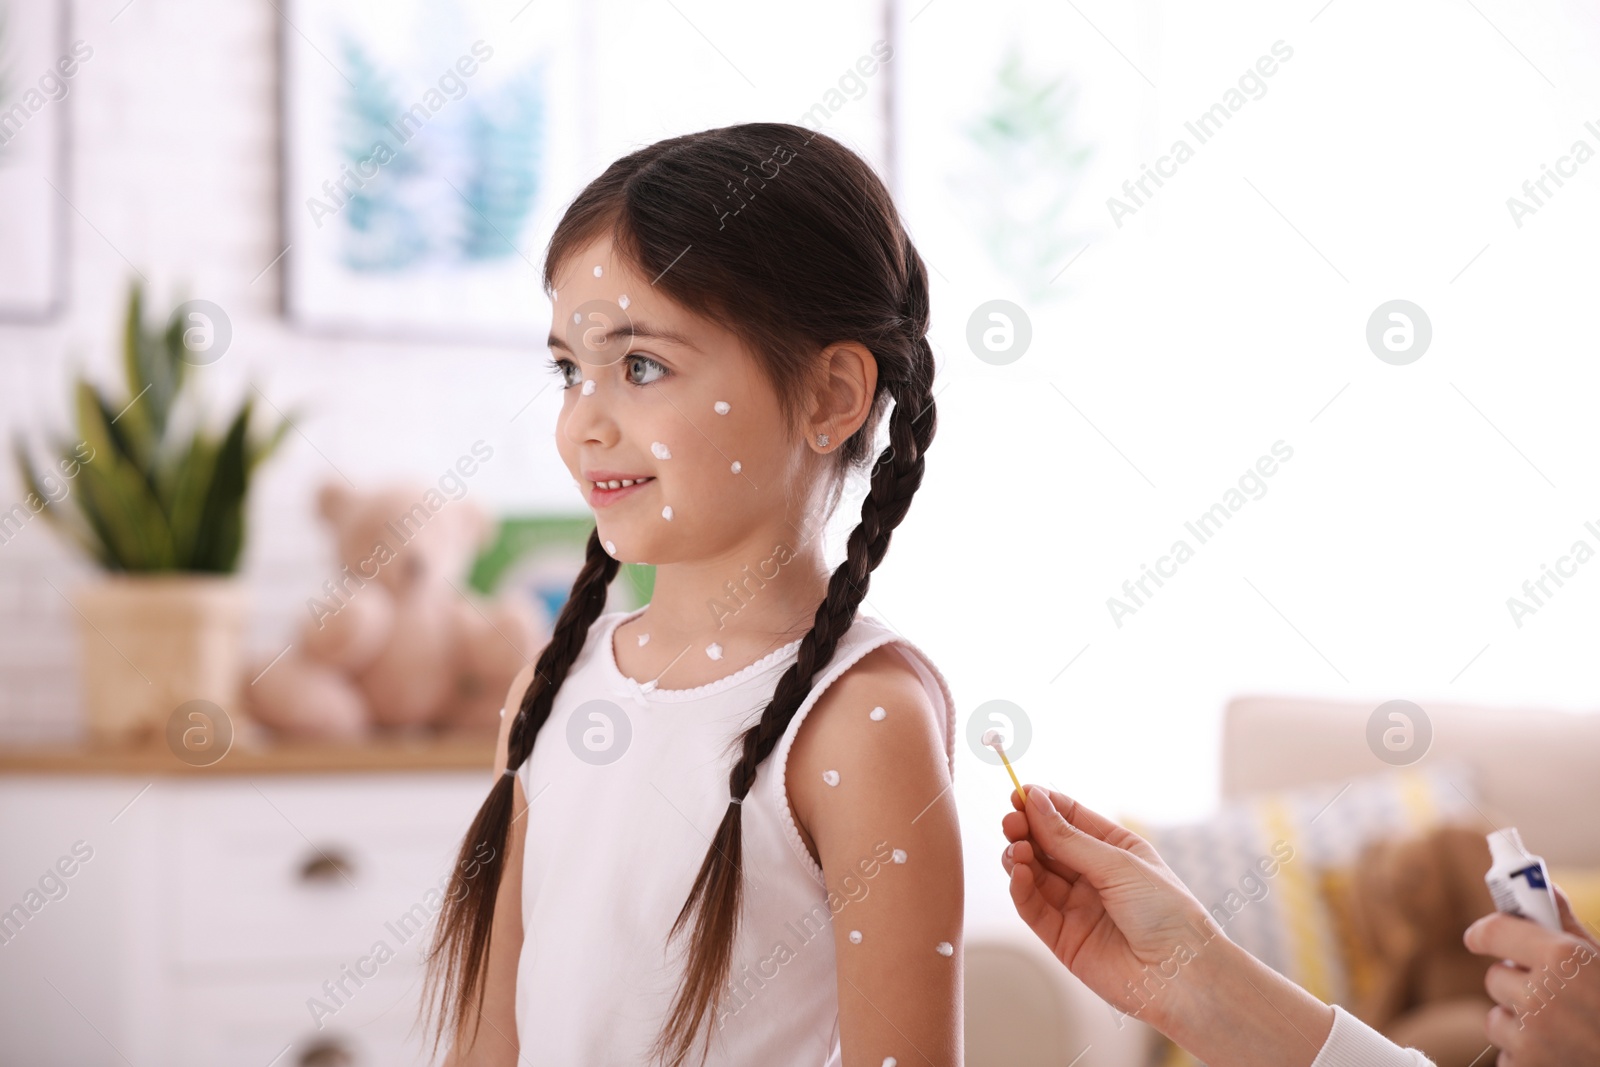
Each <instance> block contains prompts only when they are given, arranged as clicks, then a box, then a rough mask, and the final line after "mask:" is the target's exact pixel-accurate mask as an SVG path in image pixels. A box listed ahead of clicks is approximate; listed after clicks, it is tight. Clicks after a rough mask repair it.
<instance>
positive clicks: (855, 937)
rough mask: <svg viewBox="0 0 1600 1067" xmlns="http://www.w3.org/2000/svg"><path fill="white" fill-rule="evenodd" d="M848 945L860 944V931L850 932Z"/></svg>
mask: <svg viewBox="0 0 1600 1067" xmlns="http://www.w3.org/2000/svg"><path fill="white" fill-rule="evenodd" d="M850 943H851V944H852V945H859V944H861V931H860V930H851V931H850Z"/></svg>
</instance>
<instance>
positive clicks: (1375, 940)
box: [1350, 826, 1494, 1067]
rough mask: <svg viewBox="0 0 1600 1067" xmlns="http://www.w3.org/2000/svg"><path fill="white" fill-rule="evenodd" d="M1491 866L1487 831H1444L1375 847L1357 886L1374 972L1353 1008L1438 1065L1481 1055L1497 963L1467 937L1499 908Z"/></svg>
mask: <svg viewBox="0 0 1600 1067" xmlns="http://www.w3.org/2000/svg"><path fill="white" fill-rule="evenodd" d="M1488 869H1489V848H1488V845H1487V843H1486V842H1485V841H1484V832H1483V830H1482V829H1481V828H1477V827H1462V826H1440V827H1437V828H1435V829H1433V830H1431V831H1429V832H1427V833H1426V834H1424V835H1422V836H1419V837H1410V838H1404V839H1395V840H1385V841H1380V842H1377V843H1376V844H1374V845H1371V846H1369V847H1368V849H1367V850H1366V851H1365V852H1364V853H1363V855H1362V858H1361V862H1360V863H1359V864H1358V865H1357V868H1356V872H1355V877H1354V882H1353V884H1352V887H1351V889H1352V892H1351V920H1352V926H1353V927H1354V931H1353V932H1354V933H1355V936H1356V938H1357V940H1358V942H1359V943H1360V944H1361V948H1362V955H1363V956H1365V957H1366V961H1367V965H1368V966H1367V967H1366V968H1365V969H1366V970H1367V971H1368V974H1367V975H1366V980H1365V981H1358V982H1357V983H1356V987H1357V988H1356V996H1355V998H1354V1001H1355V1002H1354V1003H1353V1004H1352V1005H1351V1006H1350V1011H1351V1012H1352V1013H1353V1014H1354V1015H1355V1016H1356V1017H1358V1018H1359V1019H1361V1020H1362V1021H1363V1022H1365V1023H1367V1025H1369V1026H1371V1027H1372V1028H1373V1029H1375V1030H1378V1031H1380V1032H1381V1033H1383V1034H1384V1035H1385V1036H1386V1037H1388V1038H1389V1039H1390V1040H1391V1041H1394V1042H1396V1043H1398V1044H1400V1045H1404V1046H1407V1047H1409V1048H1415V1049H1418V1050H1420V1051H1421V1052H1423V1053H1425V1054H1426V1055H1427V1056H1428V1057H1429V1058H1431V1059H1432V1060H1433V1061H1434V1063H1436V1064H1437V1065H1438V1067H1468V1065H1469V1064H1471V1063H1473V1062H1474V1061H1475V1060H1478V1059H1479V1058H1480V1057H1481V1055H1482V1053H1483V1049H1484V1045H1485V1041H1484V1037H1483V1020H1484V1017H1485V1016H1486V1015H1487V1014H1488V1011H1489V1008H1490V1007H1491V1006H1492V1005H1491V1003H1490V1001H1489V999H1488V994H1487V993H1485V992H1484V988H1483V978H1484V973H1485V972H1486V971H1487V970H1488V966H1489V961H1488V960H1486V959H1485V958H1484V957H1482V956H1475V955H1473V954H1472V953H1471V952H1468V951H1467V949H1466V946H1464V945H1463V944H1462V943H1461V935H1462V933H1463V932H1464V931H1465V930H1466V928H1467V927H1468V926H1469V925H1471V923H1472V922H1473V920H1475V919H1477V918H1479V917H1480V916H1483V915H1487V914H1488V913H1489V912H1491V911H1493V910H1494V902H1493V901H1492V900H1491V899H1490V897H1489V891H1488V889H1487V887H1485V885H1484V883H1483V875H1484V872H1485V871H1487V870H1488Z"/></svg>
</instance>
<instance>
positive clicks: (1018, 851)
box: [1000, 841, 1077, 908]
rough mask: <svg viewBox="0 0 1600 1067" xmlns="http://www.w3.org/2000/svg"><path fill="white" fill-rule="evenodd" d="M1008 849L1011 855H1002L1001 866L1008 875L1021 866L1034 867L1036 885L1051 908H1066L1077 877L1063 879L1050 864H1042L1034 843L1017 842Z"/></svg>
mask: <svg viewBox="0 0 1600 1067" xmlns="http://www.w3.org/2000/svg"><path fill="white" fill-rule="evenodd" d="M1006 847H1007V850H1008V851H1009V852H1010V855H1009V856H1008V855H1006V853H1004V852H1002V853H1001V855H1000V865H1001V866H1002V867H1004V868H1005V869H1006V873H1007V874H1010V873H1011V872H1012V871H1013V870H1015V869H1016V868H1017V867H1019V866H1026V867H1032V868H1033V881H1034V884H1035V885H1036V886H1038V888H1039V892H1040V893H1042V894H1043V895H1044V898H1045V900H1046V901H1048V902H1049V904H1050V906H1051V907H1054V908H1060V907H1064V906H1065V905H1066V902H1067V896H1068V895H1069V894H1070V893H1071V892H1072V882H1073V879H1074V878H1076V877H1077V875H1076V874H1075V873H1074V875H1073V877H1072V878H1063V877H1062V876H1061V875H1060V874H1058V873H1056V872H1055V871H1053V870H1051V869H1050V866H1049V864H1047V863H1044V862H1041V861H1042V859H1043V858H1042V857H1041V856H1040V855H1039V852H1038V850H1037V849H1035V848H1034V847H1033V842H1032V841H1015V842H1013V843H1012V844H1010V845H1008V846H1006Z"/></svg>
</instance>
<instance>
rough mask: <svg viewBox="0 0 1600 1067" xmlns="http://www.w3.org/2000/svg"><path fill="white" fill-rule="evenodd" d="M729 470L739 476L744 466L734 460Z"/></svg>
mask: <svg viewBox="0 0 1600 1067" xmlns="http://www.w3.org/2000/svg"><path fill="white" fill-rule="evenodd" d="M728 469H729V470H731V471H733V473H735V474H738V473H739V472H740V471H742V470H744V464H743V463H740V462H739V461H738V460H734V461H733V466H731V467H729V468H728ZM572 484H573V485H577V484H578V483H577V482H573V483H572Z"/></svg>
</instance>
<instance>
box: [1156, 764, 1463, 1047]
mask: <svg viewBox="0 0 1600 1067" xmlns="http://www.w3.org/2000/svg"><path fill="white" fill-rule="evenodd" d="M1479 807H1480V805H1479V801H1478V798H1477V792H1476V789H1475V788H1474V783H1473V775H1472V772H1471V770H1470V769H1469V768H1468V767H1467V766H1466V765H1464V764H1460V763H1447V762H1432V761H1430V762H1429V764H1428V765H1427V766H1426V767H1424V766H1420V765H1419V766H1412V767H1408V768H1405V769H1396V770H1386V771H1384V772H1382V773H1380V774H1375V775H1370V776H1366V777H1361V778H1355V779H1352V780H1350V781H1347V782H1345V783H1344V784H1343V785H1337V784H1335V785H1327V786H1316V787H1307V788H1302V789H1294V790H1287V791H1283V792H1277V793H1262V794H1256V795H1252V796H1246V797H1241V798H1238V799H1236V800H1232V801H1229V802H1227V803H1225V804H1224V805H1223V806H1222V807H1221V808H1220V809H1219V810H1218V811H1217V813H1216V814H1215V815H1213V816H1212V817H1211V818H1209V819H1206V820H1204V821H1203V822H1197V823H1191V824H1187V825H1181V826H1154V825H1147V824H1143V823H1141V822H1139V821H1137V820H1125V821H1126V823H1127V825H1128V826H1129V828H1130V829H1133V830H1134V832H1136V833H1138V834H1139V835H1140V836H1142V837H1144V838H1145V839H1146V840H1148V841H1149V842H1150V843H1151V844H1152V845H1154V846H1155V848H1156V851H1157V852H1159V853H1160V854H1161V857H1162V858H1163V859H1164V860H1166V861H1167V864H1168V866H1170V867H1171V868H1172V870H1173V872H1174V873H1176V874H1177V875H1178V877H1179V878H1181V879H1183V881H1184V883H1185V884H1186V885H1188V887H1189V889H1190V891H1191V892H1193V893H1194V895H1195V896H1196V897H1197V898H1198V899H1199V900H1200V902H1201V904H1203V905H1205V906H1206V908H1207V910H1208V911H1210V912H1211V916H1212V919H1213V920H1214V921H1215V922H1216V923H1217V925H1218V926H1220V927H1221V928H1222V931H1223V933H1224V934H1226V936H1227V937H1228V938H1229V939H1230V940H1232V941H1233V942H1235V943H1236V944H1238V945H1240V946H1241V947H1243V948H1245V949H1247V950H1248V951H1249V952H1251V953H1252V954H1253V955H1255V956H1256V957H1257V958H1259V959H1260V960H1262V961H1263V962H1264V963H1266V964H1267V965H1268V966H1270V967H1272V968H1273V969H1274V970H1276V971H1278V972H1280V973H1281V974H1284V975H1286V976H1288V977H1289V978H1291V979H1293V980H1294V981H1295V982H1298V983H1299V984H1300V985H1301V986H1304V987H1305V988H1306V989H1307V990H1309V991H1310V992H1311V993H1312V994H1313V995H1315V996H1317V997H1319V998H1321V999H1322V1000H1324V1001H1327V1002H1328V1003H1340V1004H1348V1003H1350V1002H1351V1000H1352V996H1353V994H1354V993H1355V992H1356V991H1357V990H1358V989H1360V988H1362V987H1364V986H1365V985H1366V983H1367V982H1368V981H1369V980H1370V975H1369V974H1368V973H1366V970H1365V969H1366V968H1368V966H1369V965H1368V964H1367V962H1366V961H1364V960H1363V959H1362V956H1361V953H1360V952H1359V950H1358V948H1357V946H1356V944H1355V942H1354V941H1353V939H1352V936H1351V932H1350V929H1349V926H1348V923H1347V922H1346V921H1345V919H1346V917H1344V916H1341V915H1340V914H1338V906H1339V902H1340V901H1341V900H1342V899H1343V895H1342V893H1340V892H1339V889H1340V888H1341V886H1343V885H1345V884H1347V883H1348V874H1347V872H1348V871H1349V870H1350V869H1351V868H1352V866H1353V865H1354V863H1355V861H1356V859H1357V857H1358V856H1359V855H1360V853H1361V851H1362V849H1363V848H1365V847H1366V846H1367V845H1368V844H1370V843H1372V842H1373V841H1376V840H1379V839H1381V838H1386V837H1401V836H1406V835H1409V834H1412V833H1416V832H1418V831H1421V830H1425V829H1427V828H1429V827H1432V826H1437V825H1441V824H1445V823H1472V824H1481V823H1483V822H1484V816H1483V815H1482V813H1481V812H1480V811H1479ZM1169 1044H1170V1043H1166V1042H1163V1046H1164V1047H1162V1048H1160V1049H1159V1050H1158V1051H1157V1053H1156V1058H1155V1059H1154V1060H1153V1062H1155V1063H1158V1064H1163V1065H1174V1064H1181V1063H1192V1062H1193V1061H1192V1060H1189V1059H1186V1058H1185V1057H1184V1056H1183V1055H1182V1054H1181V1053H1179V1052H1177V1051H1176V1050H1174V1049H1173V1048H1172V1047H1166V1046H1169Z"/></svg>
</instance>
